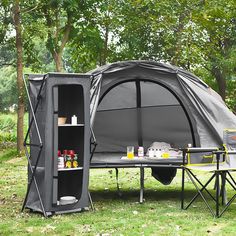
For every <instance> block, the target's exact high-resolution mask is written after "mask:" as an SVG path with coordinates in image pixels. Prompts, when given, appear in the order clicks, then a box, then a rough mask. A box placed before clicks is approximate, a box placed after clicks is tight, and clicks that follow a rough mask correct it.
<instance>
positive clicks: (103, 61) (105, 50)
mask: <svg viewBox="0 0 236 236" xmlns="http://www.w3.org/2000/svg"><path fill="white" fill-rule="evenodd" d="M108 36H109V27H108V26H106V29H105V39H104V46H103V50H102V55H101V61H100V66H103V65H106V63H107V53H108Z"/></svg>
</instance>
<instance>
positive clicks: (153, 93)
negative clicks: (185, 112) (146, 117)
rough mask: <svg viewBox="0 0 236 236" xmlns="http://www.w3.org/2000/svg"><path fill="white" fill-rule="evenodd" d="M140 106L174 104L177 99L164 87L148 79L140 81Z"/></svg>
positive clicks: (176, 102)
mask: <svg viewBox="0 0 236 236" xmlns="http://www.w3.org/2000/svg"><path fill="white" fill-rule="evenodd" d="M140 85H141V101H142V102H141V104H142V106H157V105H176V104H179V102H178V100H177V99H176V98H175V97H174V96H173V94H171V92H169V91H168V90H167V89H166V88H164V87H162V86H160V85H158V84H155V83H153V82H149V81H145V82H144V81H141V83H140Z"/></svg>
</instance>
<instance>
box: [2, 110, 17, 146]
mask: <svg viewBox="0 0 236 236" xmlns="http://www.w3.org/2000/svg"><path fill="white" fill-rule="evenodd" d="M16 129H17V125H16V115H15V114H12V115H11V114H9V115H7V114H2V115H0V143H9V142H10V143H12V142H14V143H15V142H16V140H17V137H16Z"/></svg>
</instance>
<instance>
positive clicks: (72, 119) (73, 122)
mask: <svg viewBox="0 0 236 236" xmlns="http://www.w3.org/2000/svg"><path fill="white" fill-rule="evenodd" d="M71 124H72V125H77V116H76V115H73V116H72V117H71Z"/></svg>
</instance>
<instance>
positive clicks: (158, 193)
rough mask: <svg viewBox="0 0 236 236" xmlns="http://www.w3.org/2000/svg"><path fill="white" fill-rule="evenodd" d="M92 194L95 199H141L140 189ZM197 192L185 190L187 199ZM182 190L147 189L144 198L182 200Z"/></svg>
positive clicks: (151, 200)
mask: <svg viewBox="0 0 236 236" xmlns="http://www.w3.org/2000/svg"><path fill="white" fill-rule="evenodd" d="M90 193H91V196H92V199H93V201H120V200H125V201H126V202H134V201H135V202H137V201H139V190H128V189H122V190H121V191H120V193H121V194H119V192H118V191H117V190H116V189H112V190H92V191H91V192H90ZM195 193H196V191H195V190H194V189H190V190H185V199H186V200H187V201H188V200H190V199H191V197H192V196H193V195H194V194H195ZM180 196H181V190H176V189H167V190H163V189H161V190H145V191H144V199H145V200H146V201H148V202H156V201H158V202H160V201H163V202H166V201H174V202H178V201H180Z"/></svg>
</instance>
